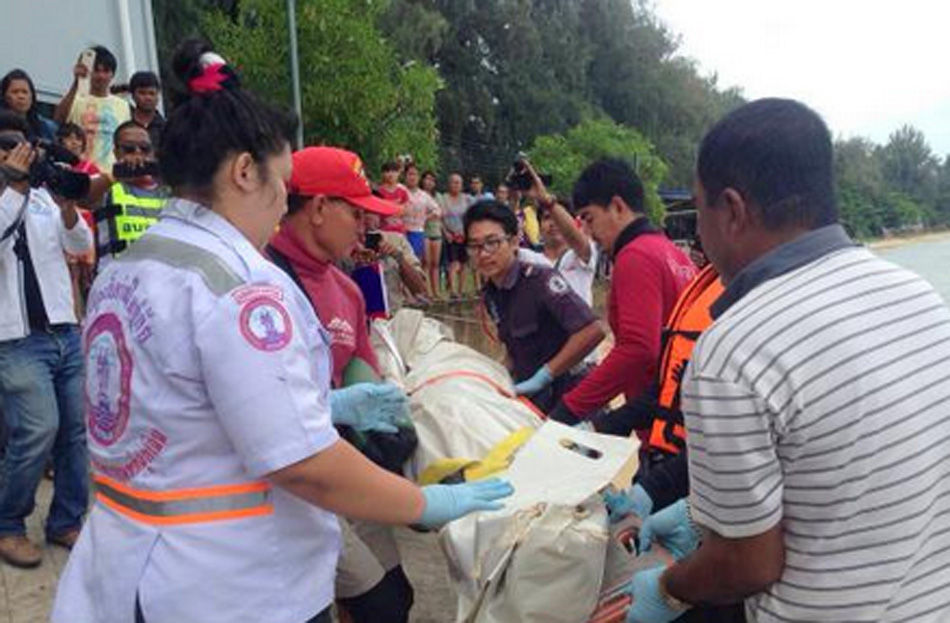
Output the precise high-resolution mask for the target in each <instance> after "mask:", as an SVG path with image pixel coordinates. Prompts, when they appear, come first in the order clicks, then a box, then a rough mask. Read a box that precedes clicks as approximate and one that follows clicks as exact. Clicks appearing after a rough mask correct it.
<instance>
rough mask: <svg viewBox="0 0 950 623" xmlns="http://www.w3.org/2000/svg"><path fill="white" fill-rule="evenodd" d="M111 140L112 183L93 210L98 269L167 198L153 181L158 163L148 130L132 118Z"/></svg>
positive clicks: (155, 215) (152, 218) (146, 223)
mask: <svg viewBox="0 0 950 623" xmlns="http://www.w3.org/2000/svg"><path fill="white" fill-rule="evenodd" d="M114 143H115V160H116V162H115V165H114V166H113V168H112V177H113V179H114V180H115V183H113V184H112V186H111V187H110V188H109V192H108V193H106V196H105V197H104V198H103V201H102V206H101V207H100V208H99V209H97V210H95V212H94V215H95V218H96V253H97V256H98V267H99V268H100V269H102V268H103V267H105V265H106V264H107V263H108V262H110V261H112V259H113V258H114V257H116V256H117V255H119V254H120V253H122V252H123V251H125V249H127V248H128V246H129V245H130V244H132V243H133V242H135V241H136V240H138V239H139V238H140V237H141V236H142V234H144V233H145V230H147V229H148V228H149V227H150V226H151V225H152V224H153V223H155V222H156V221H157V220H158V214H159V212H161V210H162V208H163V207H164V206H165V198H166V197H167V193H166V191H165V189H164V188H162V187H161V186H160V185H159V184H158V181H157V180H156V176H157V174H158V163H157V162H156V160H155V155H154V152H155V150H154V147H153V146H152V140H151V138H150V137H149V133H148V130H146V129H145V128H144V127H142V126H140V125H139V124H138V123H136V122H135V121H126V122H125V123H123V124H122V125H120V126H119V127H118V129H117V130H116V131H115V139H114Z"/></svg>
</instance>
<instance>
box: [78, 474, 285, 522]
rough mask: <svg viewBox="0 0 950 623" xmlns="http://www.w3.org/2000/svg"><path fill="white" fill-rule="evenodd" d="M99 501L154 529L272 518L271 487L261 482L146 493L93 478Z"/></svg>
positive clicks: (104, 479)
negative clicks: (157, 526)
mask: <svg viewBox="0 0 950 623" xmlns="http://www.w3.org/2000/svg"><path fill="white" fill-rule="evenodd" d="M93 480H94V483H95V489H96V499H97V500H98V501H99V502H102V504H104V505H105V506H108V507H109V508H111V509H112V510H114V511H116V512H117V513H120V514H122V515H124V516H126V517H128V518H130V519H134V520H136V521H141V522H143V523H148V524H154V525H175V524H188V523H204V522H209V521H222V520H226V519H240V518H243V517H254V516H258V515H270V514H271V513H273V512H274V506H273V504H271V502H270V491H271V486H270V484H268V483H266V482H263V481H258V482H249V483H244V484H236V485H218V486H213V487H199V488H194V489H175V490H173V491H146V490H144V489H134V488H132V487H129V486H128V485H123V484H121V483H119V482H116V481H115V480H112V479H111V478H107V477H105V476H102V475H99V474H97V475H95V476H93Z"/></svg>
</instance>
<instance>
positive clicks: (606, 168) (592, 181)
mask: <svg viewBox="0 0 950 623" xmlns="http://www.w3.org/2000/svg"><path fill="white" fill-rule="evenodd" d="M614 197H620V198H621V199H623V200H624V202H625V203H626V204H627V206H628V207H629V208H630V209H631V210H633V211H634V212H639V213H642V212H643V182H641V181H640V178H639V176H637V174H636V172H634V170H633V167H631V166H630V163H628V162H627V161H625V160H621V159H620V158H602V159H600V160H598V161H597V162H594V163H593V164H591V165H589V166H588V167H587V168H586V169H584V172H583V173H581V176H580V177H579V178H577V182H575V183H574V196H573V197H572V199H573V201H574V206H575V207H576V208H577V209H578V210H579V209H581V208H583V207H585V206H588V205H591V204H594V205H598V206H600V207H603V208H606V207H607V206H608V205H609V204H610V200H611V199H613V198H614Z"/></svg>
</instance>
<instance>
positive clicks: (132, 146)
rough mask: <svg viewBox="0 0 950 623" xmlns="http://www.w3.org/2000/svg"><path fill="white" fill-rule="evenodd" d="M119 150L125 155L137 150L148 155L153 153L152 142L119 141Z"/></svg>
mask: <svg viewBox="0 0 950 623" xmlns="http://www.w3.org/2000/svg"><path fill="white" fill-rule="evenodd" d="M119 152H120V153H122V155H124V156H131V155H132V154H134V153H136V152H138V153H142V154H145V155H148V154H150V153H152V145H151V144H150V143H119Z"/></svg>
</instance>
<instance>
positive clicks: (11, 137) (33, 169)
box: [0, 111, 92, 567]
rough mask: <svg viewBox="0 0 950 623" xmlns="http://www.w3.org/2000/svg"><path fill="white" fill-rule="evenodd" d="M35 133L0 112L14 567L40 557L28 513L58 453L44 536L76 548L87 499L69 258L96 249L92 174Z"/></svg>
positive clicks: (6, 492)
mask: <svg viewBox="0 0 950 623" xmlns="http://www.w3.org/2000/svg"><path fill="white" fill-rule="evenodd" d="M28 132H29V128H28V126H27V124H26V121H25V120H24V119H23V118H22V117H19V116H18V115H16V114H14V113H11V112H6V111H4V112H0V188H2V193H0V300H2V301H3V302H4V303H3V305H0V401H2V403H3V408H4V416H5V418H6V425H7V429H8V431H9V440H8V442H7V449H6V455H5V457H4V459H3V472H4V478H3V479H2V480H0V558H2V559H3V560H5V561H6V562H8V563H9V564H11V565H14V566H17V567H35V566H37V565H39V564H40V561H41V560H42V553H41V552H40V550H39V548H38V547H37V546H36V545H34V544H33V543H32V542H30V541H29V540H28V539H27V538H26V526H25V520H26V518H27V517H28V516H29V515H30V513H31V512H32V511H33V505H34V498H35V495H36V489H37V487H38V485H39V482H40V479H41V478H42V476H43V470H44V468H45V466H46V461H47V459H48V458H49V457H50V454H51V453H52V457H53V461H54V473H55V479H54V488H55V492H54V494H53V501H52V504H51V505H50V511H49V517H48V518H47V522H46V541H47V543H51V544H57V545H62V546H64V547H67V548H69V547H72V545H73V543H75V541H76V537H77V536H78V534H79V529H80V526H81V524H82V517H83V513H84V512H85V510H86V504H87V503H88V499H89V480H88V476H87V469H88V465H87V454H86V437H85V435H86V430H85V424H84V421H83V402H84V398H83V396H84V394H83V381H82V367H83V366H82V349H81V346H80V339H79V327H78V324H77V318H76V313H75V306H74V301H73V291H72V287H71V284H70V277H69V269H68V267H67V265H66V259H65V255H64V252H68V253H74V254H81V253H84V252H86V251H88V249H89V248H90V247H91V246H92V234H91V233H90V231H89V227H88V226H87V225H86V223H85V222H84V221H83V220H82V219H81V218H79V214H78V213H77V211H76V205H75V200H76V199H77V198H79V197H81V196H84V195H85V194H86V193H87V192H88V185H89V181H88V177H87V176H85V175H82V174H79V173H72V172H69V171H68V170H67V169H64V168H62V165H60V164H57V163H56V162H55V155H56V154H55V150H54V149H53V147H52V146H46V147H43V148H42V149H37V148H35V147H34V146H33V145H31V144H30V143H29V142H27V140H26V136H27V134H28ZM50 150H53V151H52V152H51V151H50ZM51 154H52V155H51ZM53 192H55V194H53Z"/></svg>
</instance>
